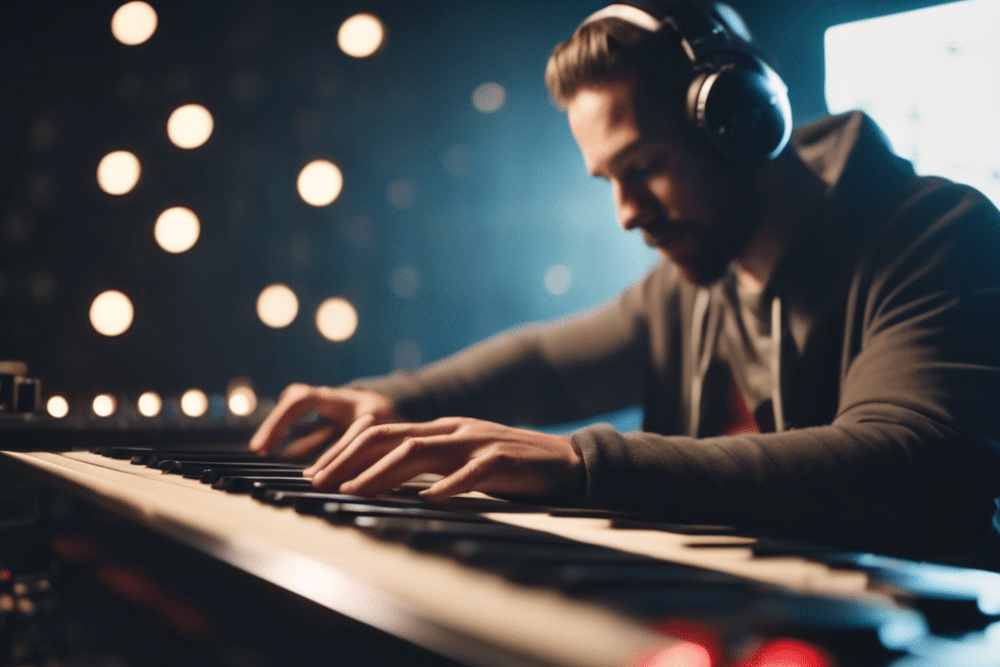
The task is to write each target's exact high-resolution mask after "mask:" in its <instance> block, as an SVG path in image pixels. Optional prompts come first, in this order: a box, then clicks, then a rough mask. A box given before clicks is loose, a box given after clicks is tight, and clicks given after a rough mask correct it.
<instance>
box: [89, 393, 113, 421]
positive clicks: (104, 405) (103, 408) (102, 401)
mask: <svg viewBox="0 0 1000 667" xmlns="http://www.w3.org/2000/svg"><path fill="white" fill-rule="evenodd" d="M117 407H118V402H117V401H116V400H115V397H114V396H112V395H111V394H98V395H97V396H95V397H94V403H93V408H94V414H95V415H97V416H98V417H110V416H111V415H113V414H114V413H115V408H117Z"/></svg>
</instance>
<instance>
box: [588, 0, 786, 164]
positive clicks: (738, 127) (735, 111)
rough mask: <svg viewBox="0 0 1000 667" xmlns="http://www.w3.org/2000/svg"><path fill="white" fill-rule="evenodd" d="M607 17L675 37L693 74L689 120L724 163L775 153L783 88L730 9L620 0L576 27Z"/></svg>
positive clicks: (781, 139) (780, 141)
mask: <svg viewBox="0 0 1000 667" xmlns="http://www.w3.org/2000/svg"><path fill="white" fill-rule="evenodd" d="M605 18H617V19H621V20H624V21H626V22H628V23H631V24H632V25H635V26H638V27H639V28H642V29H644V30H647V31H649V32H653V33H659V32H661V31H663V30H669V31H671V32H673V33H674V34H675V35H676V37H677V38H678V39H679V40H680V46H681V48H682V49H683V51H684V53H685V54H686V55H687V57H688V59H689V60H690V61H691V66H692V70H693V71H694V77H693V79H692V80H691V82H690V84H689V85H688V90H687V118H688V121H689V123H690V124H691V126H692V127H693V128H694V129H695V131H696V132H698V133H700V134H701V135H703V136H704V137H706V138H707V139H708V142H709V143H710V144H711V145H712V146H714V147H715V148H716V149H717V150H718V151H719V152H720V153H721V154H722V155H723V156H725V157H726V158H727V159H729V160H732V161H733V162H737V163H742V164H753V163H761V162H766V161H768V160H772V159H774V158H775V157H777V156H778V154H779V153H781V151H782V149H783V148H784V147H785V145H786V144H787V143H788V139H789V137H790V136H791V133H792V110H791V106H790V105H789V103H788V88H787V87H786V86H785V83H784V82H783V81H782V80H781V77H779V76H778V74H777V73H776V72H775V71H774V70H773V69H772V68H771V67H770V66H769V65H768V64H767V63H765V62H764V60H763V59H761V57H760V56H758V55H757V54H756V53H755V51H754V49H753V47H752V46H751V37H750V32H749V30H747V28H746V25H744V23H743V20H742V19H741V18H740V16H739V14H737V13H736V12H735V10H733V9H732V8H731V7H729V6H728V5H725V4H723V3H720V2H711V3H706V4H701V3H699V4H695V3H693V2H688V1H686V0H659V1H658V0H625V1H624V2H621V3H616V4H613V5H609V6H607V7H605V8H604V9H601V10H599V11H597V12H595V13H594V14H591V15H590V16H589V17H587V18H586V19H585V20H584V21H583V23H581V24H580V25H581V27H582V26H584V25H586V24H588V23H591V22H593V21H598V20H600V19H605Z"/></svg>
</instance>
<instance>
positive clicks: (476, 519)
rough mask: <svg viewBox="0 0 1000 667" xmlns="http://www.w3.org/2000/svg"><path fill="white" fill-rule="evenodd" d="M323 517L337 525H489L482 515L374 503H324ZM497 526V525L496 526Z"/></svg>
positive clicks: (321, 509) (320, 511)
mask: <svg viewBox="0 0 1000 667" xmlns="http://www.w3.org/2000/svg"><path fill="white" fill-rule="evenodd" d="M318 513H319V514H320V515H321V516H323V517H325V518H326V519H328V520H330V521H333V522H336V523H351V522H353V521H354V519H355V517H359V516H370V517H397V518H405V519H426V520H439V521H462V522H471V523H487V522H488V521H489V520H488V519H486V518H485V517H483V515H481V514H475V513H473V512H453V511H449V510H441V509H435V508H432V507H426V506H416V505H411V506H408V507H391V506H386V505H378V504H374V503H345V502H331V501H327V502H325V503H323V506H322V507H321V508H320V510H319V512H318ZM494 525H496V524H494Z"/></svg>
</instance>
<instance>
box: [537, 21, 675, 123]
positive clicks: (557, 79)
mask: <svg viewBox="0 0 1000 667" xmlns="http://www.w3.org/2000/svg"><path fill="white" fill-rule="evenodd" d="M693 76H694V71H693V67H692V64H691V61H690V59H689V58H688V57H687V55H686V54H685V53H684V50H683V48H682V46H681V43H680V39H679V38H678V37H677V36H676V35H675V34H673V33H671V32H670V31H663V30H661V31H659V32H656V33H653V32H649V31H648V30H645V29H643V28H640V27H638V26H636V25H633V24H631V23H629V22H627V21H624V20H622V19H618V18H603V19H598V20H595V21H592V22H589V23H585V24H584V25H582V26H581V27H579V28H577V30H576V32H574V33H573V35H572V36H571V37H570V38H569V39H566V40H564V41H562V42H560V43H559V44H557V45H556V47H555V48H554V49H553V50H552V55H551V56H549V62H548V65H547V66H546V68H545V85H546V87H547V88H548V89H549V94H550V95H551V96H552V100H553V102H555V104H556V106H558V107H559V108H560V109H563V110H565V109H566V106H567V104H568V103H569V101H570V100H571V99H572V98H573V96H574V95H576V93H577V92H578V91H579V90H580V89H581V88H583V87H584V86H587V85H589V84H599V83H606V82H612V81H635V82H637V83H638V84H639V87H640V89H641V90H642V92H643V93H644V94H645V95H646V96H647V99H648V100H649V101H650V102H653V103H660V104H663V105H664V106H666V107H667V108H668V109H671V110H676V112H677V113H678V115H679V116H681V117H683V116H686V113H687V112H686V98H687V89H688V84H689V83H690V82H691V80H692V78H693Z"/></svg>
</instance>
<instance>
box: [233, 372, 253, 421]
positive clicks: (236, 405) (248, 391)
mask: <svg viewBox="0 0 1000 667" xmlns="http://www.w3.org/2000/svg"><path fill="white" fill-rule="evenodd" d="M226 394H227V404H228V406H229V411H230V412H231V413H233V414H234V415H236V416H237V417H246V416H247V415H250V414H253V411H254V410H256V409H257V393H256V392H255V391H254V390H253V387H252V386H251V385H250V381H249V380H247V379H246V378H234V379H233V380H231V381H230V382H229V386H228V387H227V388H226Z"/></svg>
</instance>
